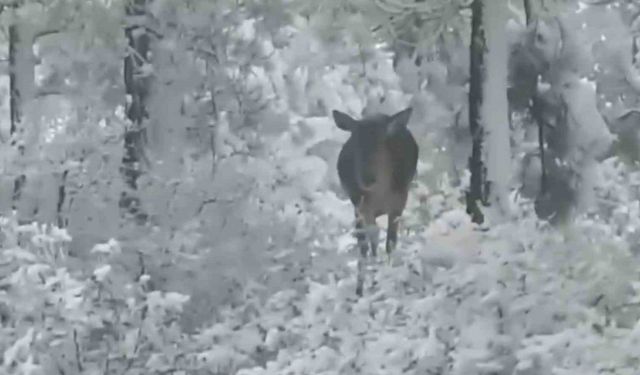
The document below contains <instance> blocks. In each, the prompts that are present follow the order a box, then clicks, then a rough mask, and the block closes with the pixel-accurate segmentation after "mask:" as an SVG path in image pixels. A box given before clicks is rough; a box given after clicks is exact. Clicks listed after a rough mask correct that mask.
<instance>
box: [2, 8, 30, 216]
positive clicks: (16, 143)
mask: <svg viewBox="0 0 640 375" xmlns="http://www.w3.org/2000/svg"><path fill="white" fill-rule="evenodd" d="M17 7H18V5H17V4H16V5H14V6H13V9H12V11H13V17H12V20H11V24H10V25H9V27H8V32H9V59H8V60H9V61H8V63H9V107H10V108H9V117H10V124H9V126H10V127H9V132H10V135H11V146H12V147H16V148H17V149H18V155H19V157H18V160H17V161H18V163H20V162H21V158H22V157H23V156H24V154H25V152H26V151H25V144H24V139H23V136H24V133H25V129H24V128H23V126H24V125H23V124H22V122H23V120H24V118H23V111H24V106H25V105H26V104H27V103H29V102H30V101H31V99H33V96H34V91H35V68H34V63H35V59H34V57H33V50H32V48H33V34H32V31H31V30H29V29H28V28H26V27H21V20H20V19H19V18H18V15H17V12H16V8H17ZM25 184H26V176H25V175H24V174H21V175H19V176H17V177H16V178H15V179H14V182H13V193H12V197H11V207H12V209H13V210H17V211H21V209H20V208H19V207H20V199H21V196H22V192H23V190H24V187H25ZM23 214H25V215H27V216H29V215H30V213H27V212H23Z"/></svg>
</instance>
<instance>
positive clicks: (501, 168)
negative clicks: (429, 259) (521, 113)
mask: <svg viewBox="0 0 640 375" xmlns="http://www.w3.org/2000/svg"><path fill="white" fill-rule="evenodd" d="M483 16H484V19H483V22H482V23H483V26H484V28H485V37H486V46H487V48H486V50H485V51H484V53H485V54H486V55H485V58H484V61H483V62H484V65H485V76H484V81H483V83H482V84H483V91H484V95H483V100H482V109H481V117H482V126H483V128H484V130H485V131H486V145H487V147H485V152H486V153H485V156H486V159H485V160H486V164H487V175H486V178H487V181H488V182H489V186H491V191H490V192H489V191H486V192H485V193H486V194H489V193H490V194H489V195H488V197H489V203H490V205H491V207H492V210H491V213H492V217H493V221H495V222H500V221H503V220H504V219H505V218H507V217H508V216H509V214H510V211H511V204H510V202H509V189H510V182H511V170H512V165H511V142H510V128H509V104H508V99H507V88H508V69H509V68H508V60H509V52H508V42H507V37H506V25H507V20H508V15H507V12H506V7H505V6H504V4H502V3H501V2H498V1H495V0H485V1H484V12H483ZM487 190H488V189H487Z"/></svg>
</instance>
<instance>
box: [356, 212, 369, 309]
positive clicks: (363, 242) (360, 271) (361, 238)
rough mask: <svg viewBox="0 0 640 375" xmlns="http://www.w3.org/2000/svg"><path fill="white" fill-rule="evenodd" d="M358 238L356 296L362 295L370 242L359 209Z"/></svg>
mask: <svg viewBox="0 0 640 375" xmlns="http://www.w3.org/2000/svg"><path fill="white" fill-rule="evenodd" d="M356 239H357V240H358V248H359V249H360V254H359V256H358V263H357V270H356V272H357V274H356V296H358V297H362V288H363V284H364V272H365V270H364V268H365V261H366V258H367V246H368V243H367V237H366V232H365V227H364V218H363V216H362V215H361V214H360V212H359V210H358V209H356Z"/></svg>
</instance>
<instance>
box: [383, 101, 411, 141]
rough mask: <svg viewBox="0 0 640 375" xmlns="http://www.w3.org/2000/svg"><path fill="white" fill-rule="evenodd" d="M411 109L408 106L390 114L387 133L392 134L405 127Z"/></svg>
mask: <svg viewBox="0 0 640 375" xmlns="http://www.w3.org/2000/svg"><path fill="white" fill-rule="evenodd" d="M411 111H412V109H411V107H409V108H407V109H404V110H402V111H400V112H398V113H396V114H395V115H393V116H391V118H390V119H389V123H388V125H387V134H389V135H393V134H395V133H396V132H398V131H399V130H401V129H404V128H406V127H407V123H409V118H411Z"/></svg>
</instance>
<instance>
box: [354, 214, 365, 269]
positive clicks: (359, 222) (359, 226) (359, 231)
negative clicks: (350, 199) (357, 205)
mask: <svg viewBox="0 0 640 375" xmlns="http://www.w3.org/2000/svg"><path fill="white" fill-rule="evenodd" d="M366 235H367V234H366V232H365V227H364V219H363V218H362V215H359V214H358V213H357V212H356V239H357V240H358V247H359V248H360V257H361V258H364V257H366V256H367V237H366Z"/></svg>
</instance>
